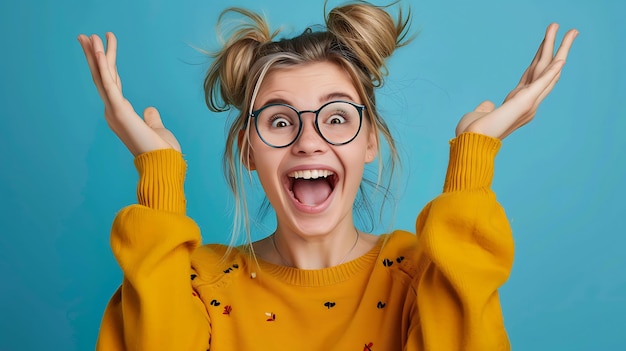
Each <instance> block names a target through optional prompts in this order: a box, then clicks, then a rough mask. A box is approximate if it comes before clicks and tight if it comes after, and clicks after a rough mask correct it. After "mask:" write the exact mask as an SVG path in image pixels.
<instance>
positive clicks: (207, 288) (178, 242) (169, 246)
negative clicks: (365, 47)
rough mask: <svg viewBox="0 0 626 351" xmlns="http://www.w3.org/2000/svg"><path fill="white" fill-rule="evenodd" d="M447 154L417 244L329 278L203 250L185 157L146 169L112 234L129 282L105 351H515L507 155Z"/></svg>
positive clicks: (492, 149) (391, 241)
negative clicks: (500, 172)
mask: <svg viewBox="0 0 626 351" xmlns="http://www.w3.org/2000/svg"><path fill="white" fill-rule="evenodd" d="M450 144H451V150H450V163H449V166H448V172H447V175H446V181H445V184H444V192H443V193H442V194H441V195H440V196H438V197H437V198H436V199H434V200H433V201H432V202H430V203H429V204H427V205H426V207H425V208H424V209H423V210H422V212H421V213H420V215H419V217H418V218H417V223H416V233H417V235H415V234H411V233H408V232H404V231H395V232H393V233H390V234H386V235H382V236H381V238H380V240H379V243H378V245H376V247H375V248H373V249H372V250H371V251H370V252H368V253H367V254H365V255H364V256H362V257H360V258H358V259H356V260H353V261H350V262H346V263H344V264H341V265H339V266H336V267H332V268H326V269H320V270H300V269H296V268H289V267H283V266H278V265H274V264H270V263H268V262H264V261H259V262H258V264H257V263H256V262H255V261H254V260H253V259H251V258H250V255H249V254H248V253H247V252H246V251H245V250H243V249H234V250H232V252H231V253H230V255H229V256H228V257H225V256H224V254H225V252H226V248H225V247H224V246H222V245H205V246H200V243H201V238H200V233H199V230H198V228H197V226H196V224H195V223H194V222H193V221H192V220H191V219H189V218H188V217H186V216H185V199H184V194H183V182H184V176H185V170H186V164H185V162H184V161H183V159H182V157H181V154H180V153H178V152H175V151H172V150H160V151H155V152H150V153H146V154H143V155H140V156H139V157H137V159H136V166H137V169H138V170H139V173H140V181H139V185H138V198H139V204H138V205H132V206H129V207H127V208H125V209H123V210H122V211H120V213H119V214H118V215H117V217H116V219H115V221H114V224H113V229H112V233H111V246H112V249H113V252H114V254H115V257H116V259H117V261H118V263H119V265H120V267H121V268H122V270H123V272H124V280H123V282H122V285H121V287H120V288H119V290H118V291H117V292H116V293H115V295H114V296H113V297H112V299H111V301H110V303H109V305H108V307H107V309H106V311H105V314H104V317H103V321H102V326H101V330H100V335H99V339H98V345H97V348H98V350H151V351H152V350H208V349H210V350H212V351H222V350H243V351H253V350H299V351H301V350H316V351H319V350H342V351H343V350H355V351H361V350H363V351H368V350H372V351H392V350H407V351H414V350H433V351H449V350H476V351H487V350H488V351H491V350H508V349H509V343H508V338H507V335H506V332H505V329H504V323H503V319H502V312H501V309H500V303H499V298H498V291H497V289H498V288H499V287H500V286H501V285H502V284H503V283H504V282H505V281H506V279H507V278H508V275H509V272H510V269H511V265H512V261H513V241H512V235H511V230H510V227H509V224H508V221H507V219H506V216H505V213H504V211H503V210H502V208H501V207H500V205H499V204H498V203H497V202H496V197H495V195H494V193H493V192H492V191H491V190H490V184H491V180H492V177H493V163H494V159H495V155H496V153H497V151H498V149H499V147H500V141H499V140H497V139H492V138H489V137H485V136H482V135H478V134H463V135H461V136H459V137H457V138H455V139H453V140H452V141H451V142H450Z"/></svg>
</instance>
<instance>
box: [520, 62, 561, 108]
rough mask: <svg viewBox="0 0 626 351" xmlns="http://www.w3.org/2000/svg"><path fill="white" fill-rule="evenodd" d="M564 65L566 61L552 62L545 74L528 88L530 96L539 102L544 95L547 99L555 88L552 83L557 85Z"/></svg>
mask: <svg viewBox="0 0 626 351" xmlns="http://www.w3.org/2000/svg"><path fill="white" fill-rule="evenodd" d="M564 64H565V61H563V60H556V61H554V62H552V63H551V64H550V66H548V67H547V68H546V70H545V71H544V72H543V74H542V75H541V76H540V77H539V78H537V80H535V81H534V82H533V83H532V84H531V85H529V86H528V88H527V91H528V94H529V95H530V96H531V97H533V100H538V99H539V98H540V97H541V96H542V95H543V96H544V97H545V96H546V95H547V93H549V92H550V91H551V90H552V87H553V86H554V84H552V82H554V83H556V82H555V81H554V80H555V79H556V80H558V78H559V76H560V74H561V70H562V69H563V65H564ZM539 102H541V101H539Z"/></svg>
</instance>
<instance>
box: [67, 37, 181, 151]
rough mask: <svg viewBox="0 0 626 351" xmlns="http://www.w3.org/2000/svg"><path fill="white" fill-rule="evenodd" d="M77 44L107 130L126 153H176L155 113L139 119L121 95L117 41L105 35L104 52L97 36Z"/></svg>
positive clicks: (152, 110)
mask: <svg viewBox="0 0 626 351" xmlns="http://www.w3.org/2000/svg"><path fill="white" fill-rule="evenodd" d="M78 40H79V42H80V44H81V46H82V48H83V51H84V53H85V57H86V59H87V63H88V64H89V68H90V70H91V76H92V78H93V81H94V84H95V85H96V88H97V89H98V93H99V94H100V98H101V99H102V102H104V117H105V119H106V121H107V123H108V124H109V127H110V128H111V130H113V132H115V134H116V135H117V136H118V137H119V138H120V140H121V141H122V142H123V143H124V144H125V145H126V147H127V148H128V150H129V151H130V152H131V153H132V154H133V155H134V156H137V155H139V154H141V153H144V152H149V151H153V150H157V149H168V148H173V149H175V150H178V151H180V145H179V144H178V141H177V140H176V138H175V137H174V135H173V134H172V133H171V132H170V131H169V130H167V129H165V127H164V126H163V123H162V122H161V117H160V116H159V113H158V111H157V110H156V109H155V108H153V107H149V108H147V109H146V110H145V111H144V118H143V119H142V118H141V117H140V116H139V115H138V114H137V113H136V112H135V109H134V108H133V106H132V105H131V103H130V102H129V101H128V100H127V99H126V98H125V97H124V95H123V94H122V81H121V79H120V76H119V74H118V73H117V66H116V56H117V40H116V38H115V36H114V35H113V34H112V33H107V44H108V45H107V46H108V47H107V50H106V52H105V50H104V45H103V43H102V40H101V39H100V38H99V37H98V36H97V35H92V36H91V37H87V36H85V35H82V34H81V35H80V36H79V37H78Z"/></svg>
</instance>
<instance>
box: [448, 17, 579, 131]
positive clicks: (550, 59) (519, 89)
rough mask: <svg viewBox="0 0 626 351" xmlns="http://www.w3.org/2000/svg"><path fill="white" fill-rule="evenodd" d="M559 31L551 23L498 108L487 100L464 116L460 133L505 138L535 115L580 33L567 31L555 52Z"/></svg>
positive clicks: (460, 123)
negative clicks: (518, 78)
mask: <svg viewBox="0 0 626 351" xmlns="http://www.w3.org/2000/svg"><path fill="white" fill-rule="evenodd" d="M557 31H558V25H556V24H551V25H550V26H548V29H547V30H546V36H545V38H544V40H543V42H542V43H541V45H540V46H539V49H538V50H537V54H536V55H535V58H534V59H533V61H532V63H531V64H530V66H529V67H528V69H526V71H525V72H524V74H523V75H522V78H521V79H520V81H519V83H518V85H517V86H516V87H515V88H514V89H513V90H512V91H511V92H510V93H509V94H508V95H507V97H506V98H505V99H504V103H503V104H502V106H500V107H499V108H497V109H495V105H494V104H493V103H492V102H490V101H484V102H483V103H481V104H480V105H479V106H478V107H477V108H476V109H475V110H474V111H472V112H469V113H467V114H466V115H464V116H463V118H461V120H460V121H459V124H458V125H457V128H456V134H457V135H459V134H461V133H464V132H474V133H480V134H485V135H488V136H491V137H494V138H499V139H504V138H505V137H506V136H508V135H509V134H511V133H513V132H514V131H515V130H516V129H518V128H520V127H521V126H523V125H525V124H527V123H528V122H530V121H531V120H532V119H533V118H534V117H535V114H536V113H537V108H538V107H539V105H540V104H541V102H542V101H543V99H545V97H546V96H548V94H549V93H550V91H552V88H553V87H554V85H555V84H556V82H557V81H558V80H559V77H560V74H561V70H562V68H563V65H564V64H565V60H566V58H567V55H568V53H569V49H570V47H571V46H572V43H573V42H574V39H575V38H576V36H577V35H578V32H577V31H576V30H570V31H568V32H567V33H566V34H565V37H564V38H563V41H562V43H561V45H560V47H559V49H558V51H557V52H556V55H555V54H554V46H555V45H554V44H555V41H556V33H557Z"/></svg>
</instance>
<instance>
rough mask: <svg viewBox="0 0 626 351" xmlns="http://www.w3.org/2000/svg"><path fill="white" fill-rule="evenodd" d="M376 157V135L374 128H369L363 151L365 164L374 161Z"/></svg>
mask: <svg viewBox="0 0 626 351" xmlns="http://www.w3.org/2000/svg"><path fill="white" fill-rule="evenodd" d="M377 155H378V133H376V131H375V129H374V128H371V127H370V132H369V133H368V135H367V150H365V163H370V162H372V161H374V160H375V159H376V156H377Z"/></svg>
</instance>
